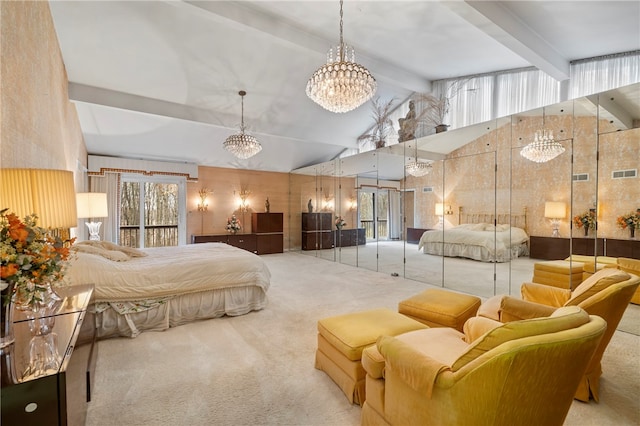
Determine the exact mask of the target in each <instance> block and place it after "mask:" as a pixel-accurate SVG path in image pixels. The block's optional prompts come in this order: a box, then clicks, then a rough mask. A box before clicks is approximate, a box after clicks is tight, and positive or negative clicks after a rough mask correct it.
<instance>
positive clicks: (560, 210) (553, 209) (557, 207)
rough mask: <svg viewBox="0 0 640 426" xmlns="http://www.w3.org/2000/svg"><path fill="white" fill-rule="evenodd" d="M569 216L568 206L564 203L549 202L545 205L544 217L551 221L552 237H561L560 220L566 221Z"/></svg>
mask: <svg viewBox="0 0 640 426" xmlns="http://www.w3.org/2000/svg"><path fill="white" fill-rule="evenodd" d="M566 215H567V206H566V205H565V203H563V202H558V201H547V202H545V203H544V217H546V218H547V219H549V220H550V222H551V229H552V233H551V236H552V237H556V238H557V237H559V236H560V231H559V228H560V219H564V218H565V216H566Z"/></svg>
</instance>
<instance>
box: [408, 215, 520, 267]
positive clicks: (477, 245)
mask: <svg viewBox="0 0 640 426" xmlns="http://www.w3.org/2000/svg"><path fill="white" fill-rule="evenodd" d="M528 241H529V236H528V235H527V233H526V231H525V230H524V229H522V228H518V227H515V226H510V225H504V224H503V225H500V224H499V225H493V224H490V223H467V224H462V225H458V226H456V227H454V228H451V229H445V230H444V231H443V230H442V229H439V230H431V231H426V232H425V233H423V234H422V236H421V237H420V241H419V243H418V250H422V251H423V252H424V253H425V254H431V255H437V256H446V257H464V258H468V259H474V260H479V261H482V262H508V261H509V260H510V259H512V258H515V257H519V256H526V255H528V254H529V250H528Z"/></svg>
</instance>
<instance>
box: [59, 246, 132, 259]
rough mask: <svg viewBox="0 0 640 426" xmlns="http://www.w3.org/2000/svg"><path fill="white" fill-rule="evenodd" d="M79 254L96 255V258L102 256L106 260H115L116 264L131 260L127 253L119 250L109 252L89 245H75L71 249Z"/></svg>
mask: <svg viewBox="0 0 640 426" xmlns="http://www.w3.org/2000/svg"><path fill="white" fill-rule="evenodd" d="M71 249H72V250H75V251H76V252H78V253H87V254H94V255H96V256H102V257H104V258H106V259H109V260H113V261H114V262H125V261H127V260H130V259H131V258H130V257H129V256H127V254H126V253H123V252H121V251H117V250H107V249H104V248H102V247H99V246H94V245H89V244H75V245H73V246H72V247H71Z"/></svg>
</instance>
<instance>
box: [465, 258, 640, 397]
mask: <svg viewBox="0 0 640 426" xmlns="http://www.w3.org/2000/svg"><path fill="white" fill-rule="evenodd" d="M638 285H640V277H638V276H636V275H633V274H629V273H627V272H625V271H622V270H619V269H614V268H605V269H602V270H600V271H598V272H596V273H595V274H593V275H592V276H590V277H589V278H587V279H586V280H585V281H583V282H582V283H581V284H580V285H579V286H578V287H576V289H575V290H573V291H571V290H568V289H562V288H557V287H553V286H548V285H544V284H536V283H524V284H522V286H521V288H520V291H521V293H522V299H518V298H516V297H513V296H500V295H498V296H494V297H492V298H490V299H488V300H487V301H485V302H484V303H483V304H482V305H481V306H480V308H479V309H478V313H477V315H478V316H482V317H486V318H491V319H494V320H496V321H500V322H502V323H508V322H510V321H518V320H523V319H531V318H538V317H543V316H547V315H549V314H551V313H552V312H554V311H555V310H556V309H558V308H561V307H566V306H579V307H581V308H582V309H584V310H585V311H587V312H588V313H589V314H590V315H597V316H599V317H602V318H603V319H604V320H605V321H606V322H607V331H606V332H605V334H604V336H603V338H602V341H601V342H600V345H599V346H598V348H597V350H596V351H595V353H594V356H593V359H592V360H591V362H590V363H589V365H588V367H587V370H586V372H585V374H584V377H583V378H582V379H581V381H580V386H579V387H578V389H577V391H576V395H575V398H576V399H578V400H580V401H585V402H587V401H589V399H590V398H593V399H594V400H595V401H598V399H599V396H598V393H599V387H600V376H601V375H602V367H601V360H602V356H603V354H604V351H605V349H606V348H607V345H608V344H609V341H611V337H613V333H614V332H615V330H616V328H617V327H618V324H619V323H620V319H621V318H622V315H623V314H624V311H625V309H626V308H627V306H629V301H630V300H631V298H632V297H633V294H634V292H635V291H636V289H637V288H638Z"/></svg>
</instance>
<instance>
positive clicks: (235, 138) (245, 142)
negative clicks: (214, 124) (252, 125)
mask: <svg viewBox="0 0 640 426" xmlns="http://www.w3.org/2000/svg"><path fill="white" fill-rule="evenodd" d="M238 94H239V95H240V99H241V100H242V115H241V117H242V118H241V122H240V133H236V134H235V135H231V136H229V137H228V138H227V140H226V141H224V144H223V145H224V148H225V149H226V150H227V151H229V152H230V153H232V154H233V155H235V156H236V157H238V158H241V159H243V160H246V159H247V158H249V157H253V156H254V155H256V154H257V153H259V152H260V151H262V145H260V142H258V140H257V139H256V138H254V137H253V136H251V135H247V134H246V133H245V132H244V129H245V127H244V95H246V94H247V92H245V91H244V90H241V91H240V92H238Z"/></svg>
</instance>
